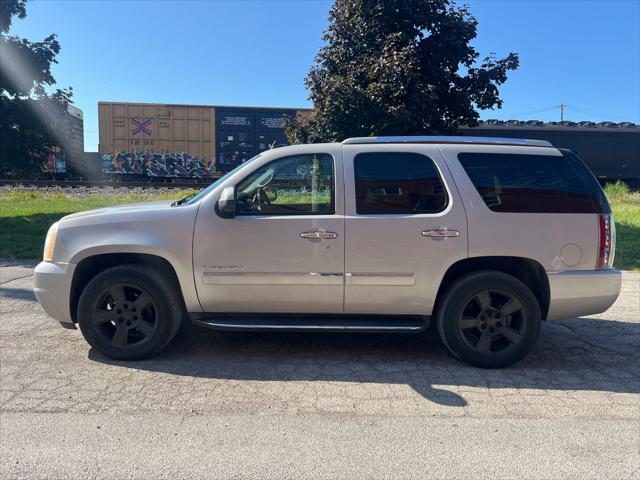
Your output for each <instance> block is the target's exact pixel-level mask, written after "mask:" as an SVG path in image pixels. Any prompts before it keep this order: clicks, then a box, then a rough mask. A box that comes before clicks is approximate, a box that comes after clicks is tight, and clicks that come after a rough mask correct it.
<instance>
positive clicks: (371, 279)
mask: <svg viewBox="0 0 640 480" xmlns="http://www.w3.org/2000/svg"><path fill="white" fill-rule="evenodd" d="M345 279H346V284H347V285H384V286H396V287H410V286H413V285H415V284H416V274H415V273H375V272H372V273H369V272H366V273H365V272H362V273H360V272H358V273H347V274H346V275H345Z"/></svg>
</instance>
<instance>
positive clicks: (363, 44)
mask: <svg viewBox="0 0 640 480" xmlns="http://www.w3.org/2000/svg"><path fill="white" fill-rule="evenodd" d="M477 25H478V22H477V21H476V19H475V17H474V16H473V15H472V14H471V13H470V11H469V9H468V7H466V6H463V7H458V6H456V5H455V3H454V1H452V0H336V1H335V3H334V4H333V6H332V7H331V10H330V12H329V28H328V29H327V31H326V32H325V34H324V36H323V39H324V40H325V42H326V44H325V45H324V46H323V47H322V48H321V49H320V51H319V52H318V54H317V55H316V58H315V64H314V65H313V66H312V67H311V70H310V71H309V74H308V75H307V77H306V79H305V85H306V87H307V88H308V89H309V90H310V96H309V99H310V100H311V101H312V102H313V114H312V115H306V116H302V117H299V118H298V119H297V121H296V122H295V124H291V125H289V128H288V130H287V134H288V137H289V140H290V141H291V142H292V143H307V142H320V141H337V140H342V139H344V138H347V137H354V136H370V135H417V134H430V133H441V134H442V133H453V132H455V131H456V130H457V128H458V126H459V125H470V126H472V125H476V124H477V121H478V118H479V115H478V112H477V109H492V108H500V107H501V106H502V101H501V100H500V97H499V92H498V86H500V85H502V84H503V83H504V82H505V81H506V79H507V72H508V71H509V70H515V69H516V68H517V67H518V63H519V61H518V55H517V54H516V53H510V54H509V55H508V56H507V57H506V58H503V59H496V58H495V55H494V54H490V55H489V56H487V57H486V58H484V59H483V60H482V61H481V62H478V59H479V57H480V54H479V53H478V52H477V50H476V49H475V48H474V47H473V46H472V45H471V44H470V42H471V41H472V40H473V39H474V38H475V37H476V32H477ZM478 63H479V64H478Z"/></svg>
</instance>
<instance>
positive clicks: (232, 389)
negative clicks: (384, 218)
mask: <svg viewBox="0 0 640 480" xmlns="http://www.w3.org/2000/svg"><path fill="white" fill-rule="evenodd" d="M0 264H1V265H4V266H1V267H0V467H1V470H0V475H1V476H2V478H77V479H88V478H114V479H115V478H117V479H127V478H132V479H133V478H150V479H162V478H171V479H173V478H256V477H259V478H294V479H299V478H403V479H404V478H427V477H428V478H474V479H477V478H550V479H551V478H553V479H556V478H579V479H586V478H593V479H602V478H640V275H639V274H637V273H625V274H624V278H623V292H622V295H621V296H620V298H619V299H618V301H617V303H616V304H615V305H614V306H613V307H612V308H611V309H610V310H609V311H607V312H605V313H603V314H599V315H595V316H591V317H584V318H573V319H569V320H564V321H561V322H550V323H548V324H545V325H544V326H543V330H542V335H541V338H540V342H539V344H538V346H537V347H536V348H535V349H534V351H533V352H532V353H531V354H530V355H529V356H528V357H527V358H526V359H525V360H524V361H523V362H521V363H519V364H518V365H516V366H514V367H512V368H509V369H505V370H497V371H487V370H479V369H475V368H471V367H467V366H465V365H463V364H461V363H459V362H458V361H456V360H454V359H453V358H452V357H451V356H450V355H448V354H447V352H446V351H445V349H444V347H443V346H442V345H441V344H440V341H439V339H438V338H437V336H436V335H434V332H427V334H421V335H410V336H405V335H373V334H342V335H339V334H317V335H313V334H282V333H280V334H256V333H250V334H238V333H222V332H214V331H209V330H201V329H194V330H193V331H192V332H191V333H190V334H189V335H188V336H186V337H185V338H183V339H180V340H178V341H175V342H174V343H172V344H171V345H170V346H169V347H168V348H167V349H166V350H165V351H164V352H163V353H161V354H160V355H159V356H158V357H156V358H154V359H151V360H146V361H140V362H131V363H126V362H117V361H112V360H109V359H107V358H105V357H102V356H101V355H99V354H98V353H96V352H94V351H93V350H91V349H90V348H89V346H88V345H87V344H86V343H85V342H84V340H83V338H82V336H81V334H80V332H79V331H78V330H76V331H72V330H65V329H62V328H61V327H60V326H59V325H58V324H57V323H56V322H55V321H53V320H51V319H50V318H48V317H47V316H46V315H45V313H44V312H43V311H42V309H41V308H40V306H39V305H38V303H37V302H36V300H35V297H34V295H33V293H32V290H31V289H32V276H31V272H32V267H33V263H30V262H22V263H21V262H9V261H5V262H2V263H0Z"/></svg>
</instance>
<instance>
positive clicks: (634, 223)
mask: <svg viewBox="0 0 640 480" xmlns="http://www.w3.org/2000/svg"><path fill="white" fill-rule="evenodd" d="M604 191H605V193H606V194H607V197H608V198H609V203H611V208H612V209H613V218H614V219H615V222H616V234H617V242H616V258H615V260H614V262H615V265H614V266H615V267H616V268H621V269H623V270H635V271H640V192H630V191H629V188H628V187H627V186H626V185H625V184H624V183H622V182H619V181H618V182H616V183H612V184H609V185H607V186H606V187H605V189H604Z"/></svg>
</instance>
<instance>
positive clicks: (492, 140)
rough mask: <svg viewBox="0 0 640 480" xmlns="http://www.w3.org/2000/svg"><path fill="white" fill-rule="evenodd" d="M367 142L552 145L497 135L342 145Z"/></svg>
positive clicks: (373, 139)
mask: <svg viewBox="0 0 640 480" xmlns="http://www.w3.org/2000/svg"><path fill="white" fill-rule="evenodd" d="M367 143H462V144H465V143H473V144H476V145H477V144H481V145H482V144H484V145H525V146H530V147H552V146H553V145H551V143H549V142H547V141H546V140H529V139H525V138H499V137H460V136H456V137H454V136H441V137H438V136H425V137H355V138H347V139H346V140H344V141H343V142H342V144H343V145H358V144H367Z"/></svg>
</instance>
